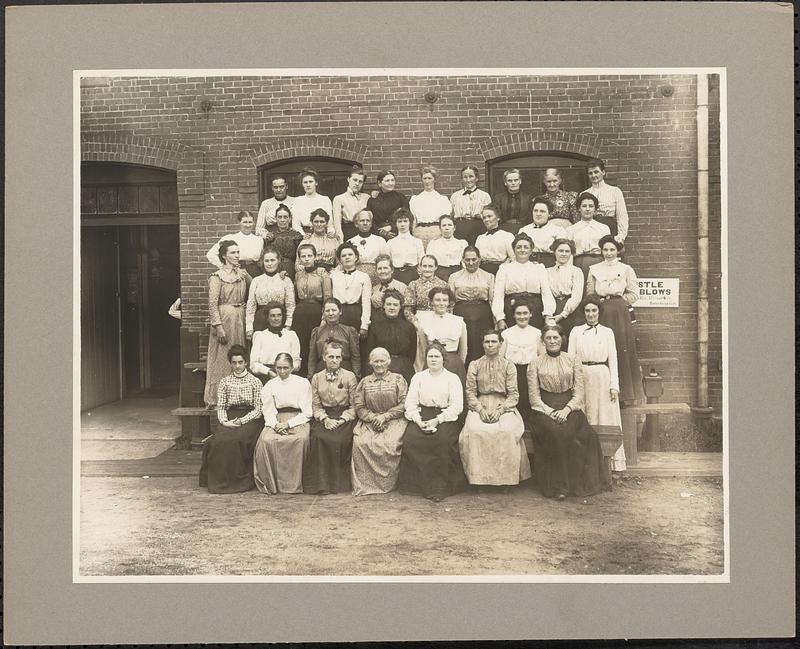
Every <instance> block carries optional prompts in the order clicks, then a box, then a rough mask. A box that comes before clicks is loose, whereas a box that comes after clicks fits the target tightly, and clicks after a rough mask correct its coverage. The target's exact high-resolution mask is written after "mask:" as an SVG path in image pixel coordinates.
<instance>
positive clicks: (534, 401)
mask: <svg viewBox="0 0 800 649" xmlns="http://www.w3.org/2000/svg"><path fill="white" fill-rule="evenodd" d="M527 376H528V400H529V401H530V404H531V409H533V410H536V411H538V412H543V413H544V414H546V415H549V414H550V413H551V412H553V409H552V408H551V407H550V406H548V405H547V404H546V403H545V402H544V401H542V393H541V392H540V390H539V366H538V363H537V362H536V359H534V360H532V361H531V362H530V363H529V364H528V373H527Z"/></svg>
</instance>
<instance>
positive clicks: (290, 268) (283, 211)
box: [264, 205, 303, 279]
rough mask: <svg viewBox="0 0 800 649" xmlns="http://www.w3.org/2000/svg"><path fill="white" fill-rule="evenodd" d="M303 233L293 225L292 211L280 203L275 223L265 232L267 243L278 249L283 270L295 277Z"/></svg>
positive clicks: (276, 211) (292, 277)
mask: <svg viewBox="0 0 800 649" xmlns="http://www.w3.org/2000/svg"><path fill="white" fill-rule="evenodd" d="M302 240H303V235H302V234H301V233H299V232H298V231H297V230H295V229H294V228H293V227H292V211H291V210H290V209H289V208H288V207H287V206H286V205H278V207H277V209H276V210H275V225H270V226H267V229H266V231H265V233H264V241H265V242H266V245H267V246H268V247H270V248H272V249H274V250H277V251H278V254H279V255H280V256H281V266H280V269H281V270H285V271H286V274H287V275H288V276H289V277H290V278H291V279H294V274H295V264H296V263H297V246H299V245H300V242H301V241H302Z"/></svg>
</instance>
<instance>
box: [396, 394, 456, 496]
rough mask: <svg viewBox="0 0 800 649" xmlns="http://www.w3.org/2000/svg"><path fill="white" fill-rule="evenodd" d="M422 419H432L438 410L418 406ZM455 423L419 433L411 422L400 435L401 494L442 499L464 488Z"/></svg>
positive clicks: (417, 428) (417, 427)
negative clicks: (401, 436) (401, 441)
mask: <svg viewBox="0 0 800 649" xmlns="http://www.w3.org/2000/svg"><path fill="white" fill-rule="evenodd" d="M420 410H421V412H422V420H423V421H427V420H428V419H433V418H434V417H436V416H437V415H438V414H440V413H441V412H442V411H441V409H439V408H432V407H429V406H422V408H421V409H420ZM460 432H461V428H460V426H459V424H458V422H453V421H448V422H446V423H444V424H439V427H438V428H437V429H436V432H435V433H433V434H428V433H423V432H422V430H420V427H419V426H417V425H416V424H415V423H413V422H411V423H409V424H408V426H407V427H406V432H405V435H404V436H403V455H402V457H401V458H400V477H399V479H398V481H397V484H398V489H399V490H400V492H401V493H404V494H411V495H415V496H425V497H430V496H433V497H437V498H446V497H447V496H450V495H452V494H454V493H458V492H459V491H461V490H462V489H464V488H465V487H466V484H467V477H466V475H464V467H463V466H462V465H461V455H460V453H459V451H458V436H459V434H460Z"/></svg>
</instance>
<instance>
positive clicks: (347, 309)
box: [317, 302, 361, 331]
mask: <svg viewBox="0 0 800 649" xmlns="http://www.w3.org/2000/svg"><path fill="white" fill-rule="evenodd" d="M339 323H340V324H343V325H348V326H350V327H352V328H353V329H355V330H356V331H360V330H361V302H356V303H355V304H342V317H341V318H340V319H339ZM317 326H319V322H317Z"/></svg>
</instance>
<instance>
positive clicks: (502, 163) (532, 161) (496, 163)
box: [486, 151, 591, 196]
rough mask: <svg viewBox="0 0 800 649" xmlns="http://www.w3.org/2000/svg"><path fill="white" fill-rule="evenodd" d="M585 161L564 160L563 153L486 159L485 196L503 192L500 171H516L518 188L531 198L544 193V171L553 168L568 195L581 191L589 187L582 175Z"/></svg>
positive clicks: (572, 158) (573, 158) (587, 179)
mask: <svg viewBox="0 0 800 649" xmlns="http://www.w3.org/2000/svg"><path fill="white" fill-rule="evenodd" d="M587 160H588V158H583V157H567V156H565V155H563V154H552V153H547V152H541V153H537V152H535V151H532V152H530V153H522V154H515V155H513V156H508V157H506V158H499V159H495V160H490V161H489V162H488V163H487V165H486V166H487V173H488V177H489V189H488V191H489V193H490V194H491V195H492V196H494V195H495V193H498V192H500V191H502V190H503V189H504V186H503V172H504V171H505V170H506V169H519V172H520V176H521V178H522V188H523V189H524V190H525V191H526V192H528V193H529V194H530V195H531V196H539V195H541V194H544V193H545V192H546V191H547V186H546V185H545V184H544V172H545V170H546V169H547V168H549V167H555V168H556V169H558V170H559V172H560V173H561V179H562V183H561V189H563V190H564V191H568V192H582V191H583V190H584V189H587V188H589V187H590V186H591V183H590V182H589V176H588V174H587V173H586V161H587Z"/></svg>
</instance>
